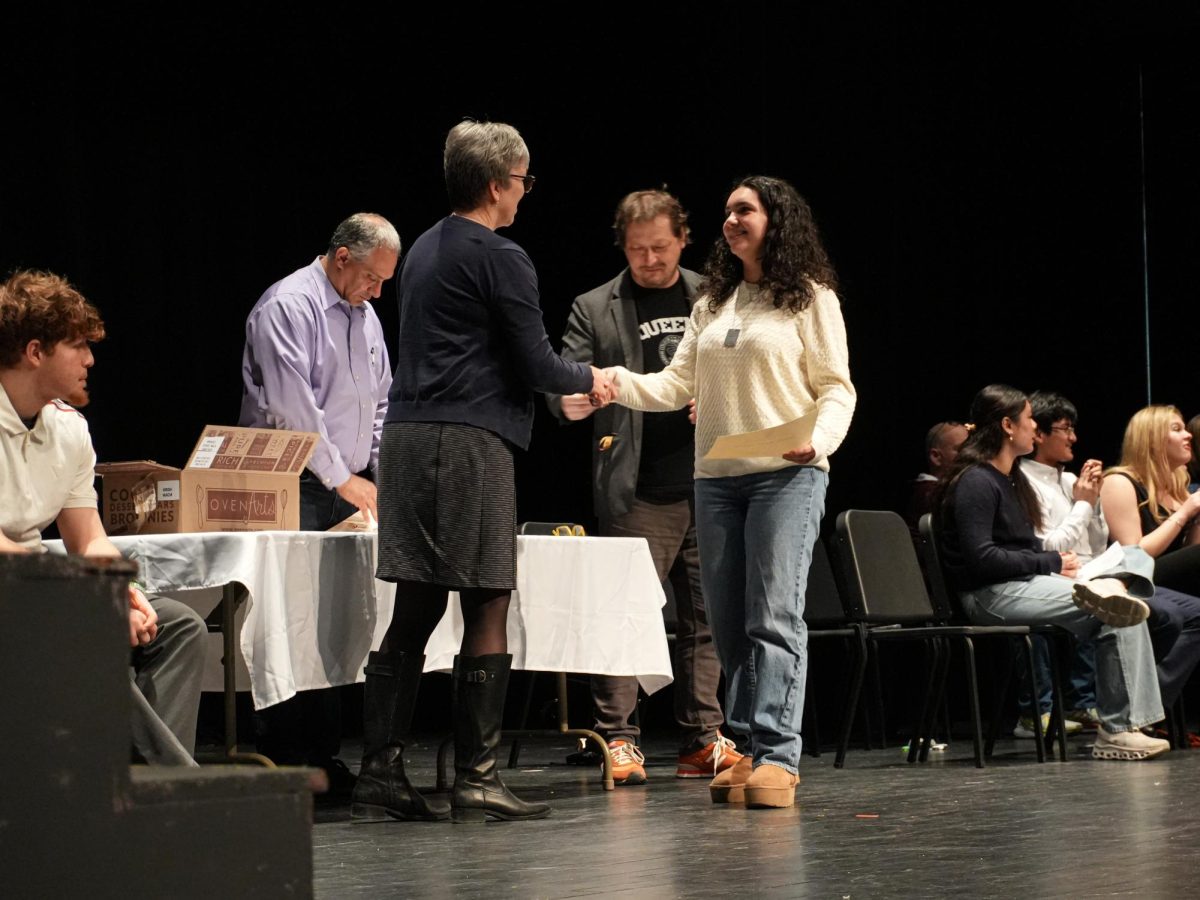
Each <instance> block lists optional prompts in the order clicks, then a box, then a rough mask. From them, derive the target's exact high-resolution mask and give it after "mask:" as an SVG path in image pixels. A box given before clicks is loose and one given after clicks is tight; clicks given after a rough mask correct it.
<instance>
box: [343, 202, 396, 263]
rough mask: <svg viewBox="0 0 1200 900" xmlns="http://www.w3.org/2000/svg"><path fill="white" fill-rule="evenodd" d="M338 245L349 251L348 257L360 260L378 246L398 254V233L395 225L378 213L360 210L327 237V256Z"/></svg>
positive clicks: (356, 260)
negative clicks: (331, 235)
mask: <svg viewBox="0 0 1200 900" xmlns="http://www.w3.org/2000/svg"><path fill="white" fill-rule="evenodd" d="M338 247H345V248H346V249H347V250H349V251H350V258H351V259H353V260H354V261H355V262H362V261H363V260H365V259H366V258H367V257H368V256H370V255H371V253H372V252H374V251H375V250H378V249H379V248H380V247H382V248H384V249H385V250H391V251H392V252H393V253H395V254H396V255H397V256H399V255H400V235H399V234H397V233H396V229H395V227H394V226H393V225H392V223H391V222H389V221H388V220H387V219H385V218H384V217H383V216H381V215H379V213H369V212H360V213H355V214H354V215H352V216H351V217H350V218H348V219H346V220H345V221H343V222H342V223H341V224H340V225H338V227H337V228H335V229H334V231H333V237H331V238H330V239H329V250H328V254H329V256H333V255H334V254H335V253H337V248H338Z"/></svg>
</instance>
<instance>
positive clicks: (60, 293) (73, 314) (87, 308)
mask: <svg viewBox="0 0 1200 900" xmlns="http://www.w3.org/2000/svg"><path fill="white" fill-rule="evenodd" d="M103 337H104V322H102V321H101V319H100V313H99V311H98V310H97V309H96V307H94V306H92V304H90V303H88V302H87V300H86V299H84V296H83V294H81V293H79V291H77V290H75V288H73V287H72V286H71V285H70V283H69V282H68V281H67V280H66V279H65V278H62V277H60V276H58V275H54V274H52V273H50V272H39V271H37V270H34V269H24V270H21V271H17V272H14V273H13V274H12V275H10V276H9V278H8V280H7V281H5V282H3V283H0V368H4V369H8V368H12V367H13V366H15V365H16V364H17V363H18V362H20V360H21V354H23V353H24V352H25V348H26V347H27V346H29V342H30V341H41V343H42V346H43V347H44V348H46V351H47V352H48V353H53V352H54V348H55V347H56V346H57V345H58V343H59V342H60V341H74V340H78V339H80V338H83V339H84V340H87V341H98V340H100V339H101V338H103Z"/></svg>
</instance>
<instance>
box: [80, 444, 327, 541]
mask: <svg viewBox="0 0 1200 900" xmlns="http://www.w3.org/2000/svg"><path fill="white" fill-rule="evenodd" d="M318 439H319V438H318V436H317V435H316V434H313V433H312V432H307V431H279V430H275V429H271V428H236V427H232V426H223V425H207V426H205V428H204V432H203V434H201V435H200V439H199V440H198V441H197V442H196V447H195V449H193V450H192V455H191V457H189V459H188V463H187V465H186V466H185V467H184V468H183V469H175V468H172V467H170V466H164V465H161V464H159V463H156V462H154V461H152V460H142V461H139V462H125V463H107V464H104V465H99V466H96V472H97V473H98V474H100V475H101V476H102V479H103V482H102V490H101V495H102V498H103V502H102V509H103V520H104V526H105V529H106V530H108V533H109V534H113V535H120V534H164V533H174V532H185V531H271V530H279V531H296V530H298V529H299V528H300V473H301V472H302V471H304V466H305V465H306V464H307V463H308V459H309V457H310V456H312V452H313V450H314V449H315V448H316V446H317V440H318Z"/></svg>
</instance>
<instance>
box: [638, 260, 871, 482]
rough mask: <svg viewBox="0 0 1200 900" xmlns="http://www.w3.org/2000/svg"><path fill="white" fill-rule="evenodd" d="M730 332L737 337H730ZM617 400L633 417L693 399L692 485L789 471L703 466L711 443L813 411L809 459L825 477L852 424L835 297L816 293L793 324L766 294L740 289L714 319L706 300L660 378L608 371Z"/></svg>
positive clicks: (778, 463) (773, 462)
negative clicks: (814, 419)
mask: <svg viewBox="0 0 1200 900" xmlns="http://www.w3.org/2000/svg"><path fill="white" fill-rule="evenodd" d="M735 331H736V335H735V334H734V332H735ZM615 374H616V380H617V386H618V388H619V390H620V397H619V398H618V400H617V401H616V402H618V403H621V404H623V405H625V406H628V407H630V408H631V409H640V410H647V411H664V410H672V409H680V408H682V407H683V406H685V405H687V402H688V400H690V399H691V398H692V397H695V398H696V477H697V478H720V477H725V476H730V475H746V474H749V473H752V472H771V471H774V470H776V469H782V468H784V467H786V466H791V465H794V463H791V462H788V461H787V460H785V459H783V458H782V457H771V456H763V457H751V458H746V459H716V460H706V459H704V454H705V453H707V452H708V451H709V448H711V447H712V445H713V442H714V441H716V439H717V438H718V437H720V436H721V435H725V434H739V433H741V432H744V431H757V430H758V429H760V428H770V427H772V426H774V425H782V424H784V423H785V422H790V421H792V420H793V419H796V418H798V417H799V416H801V415H803V414H804V413H805V412H807V411H808V410H809V409H811V408H812V406H813V404H816V405H817V408H818V412H817V424H816V428H815V429H814V431H813V439H812V444H813V449H814V450H816V452H817V455H816V458H815V459H814V460H813V461H812V463H810V465H814V466H817V467H819V468H821V469H824V470H826V471H828V470H829V456H830V454H831V453H833V451H834V450H836V449H837V448H838V445H839V444H841V442H842V439H843V438H845V436H846V431H847V429H849V427H850V418H851V416H852V415H853V414H854V404H855V400H856V394H855V391H854V385H853V384H851V383H850V365H849V352H848V351H847V349H846V326H845V323H844V322H843V321H842V311H841V306H840V304H839V302H838V298H837V295H836V294H834V293H833V291H830V290H828V289H826V288H823V287H817V288H816V298H815V299H814V300H813V302H812V304H811V305H810V306H809V307H808V309H806V310H804V312H802V313H799V314H794V313H791V312H788V311H787V310H786V309H776V308H775V304H774V303H773V302H772V301H771V297H770V294H769V293H768V292H766V291H762V290H760V289H759V288H758V287H757V286H756V285H752V284H747V283H746V282H742V283H741V285H739V286H738V289H737V291H736V292H735V293H734V296H733V297H732V298H730V299H729V300H727V301H726V302H725V303H724V304H722V306H721V308H720V309H719V310H717V312H716V313H711V312H709V311H708V299H707V297H701V298H700V299H699V300H697V302H696V305H695V306H694V307H693V308H692V315H691V319H690V320H689V322H688V325H687V330H686V331H685V332H684V335H683V339H682V340H681V341H680V344H679V347H678V349H677V350H676V352H675V356H674V358H673V359H672V360H671V364H670V366H668V367H667V368H666V369H664V370H663V371H661V372H656V373H653V374H650V375H638V374H636V373H634V372H630V371H629V370H628V369H626V368H624V367H623V366H617V367H616V368H615Z"/></svg>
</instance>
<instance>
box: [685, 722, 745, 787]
mask: <svg viewBox="0 0 1200 900" xmlns="http://www.w3.org/2000/svg"><path fill="white" fill-rule="evenodd" d="M741 758H742V754H740V753H738V752H737V750H736V749H734V744H733V741H731V740H730V739H729V738H727V737H725V736H724V735H723V734H721V733H720V732H718V733H717V739H716V740H715V741H713V742H712V743H711V744H708V745H706V746H704V747H701V748H700V749H699V750H697V751H696V752H695V753H680V754H679V762H678V764H677V765H676V766H675V777H676V778H712V777H713V776H714V775H719V774H720V773H721V772H724V771H725V770H726V769H728V768H731V767H732V766H735V765H737V762H738V760H740V759H741Z"/></svg>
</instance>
